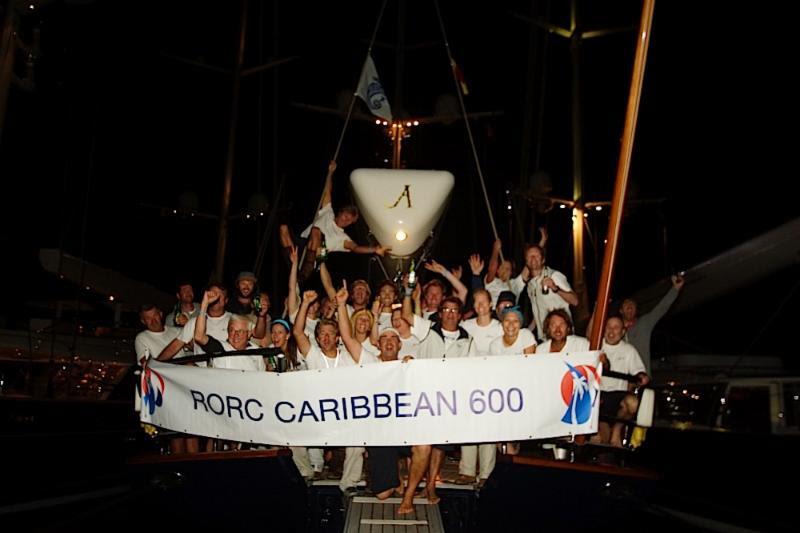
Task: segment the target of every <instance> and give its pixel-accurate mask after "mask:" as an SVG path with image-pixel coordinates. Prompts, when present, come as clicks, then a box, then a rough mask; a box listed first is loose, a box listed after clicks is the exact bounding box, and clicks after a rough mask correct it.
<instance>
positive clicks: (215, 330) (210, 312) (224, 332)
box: [158, 283, 231, 366]
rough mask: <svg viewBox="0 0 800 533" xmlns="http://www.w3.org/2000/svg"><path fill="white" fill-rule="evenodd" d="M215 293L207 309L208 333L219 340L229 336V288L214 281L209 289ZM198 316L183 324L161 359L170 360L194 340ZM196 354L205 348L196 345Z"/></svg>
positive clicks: (161, 355) (201, 352) (161, 354)
mask: <svg viewBox="0 0 800 533" xmlns="http://www.w3.org/2000/svg"><path fill="white" fill-rule="evenodd" d="M209 291H210V292H212V293H213V294H214V299H213V300H212V301H209V303H208V309H207V310H206V314H207V316H206V333H207V334H208V335H209V336H210V337H214V338H215V339H217V340H218V341H223V340H225V339H227V338H228V321H229V320H230V318H231V314H230V313H228V312H227V311H225V304H226V303H228V290H227V289H226V288H225V287H224V286H223V285H222V284H219V283H212V284H210V285H209V286H208V291H206V292H209ZM196 322H197V317H194V318H191V319H189V322H187V323H186V325H185V326H183V330H181V334H180V335H178V337H177V338H176V339H174V340H173V341H172V342H171V343H169V344H168V345H167V347H166V348H164V349H163V350H162V351H161V353H160V354H159V356H158V360H159V361H169V360H170V359H172V358H173V357H175V356H176V355H178V354H179V353H180V352H181V351H182V350H183V347H184V346H186V345H187V344H189V343H190V342H192V341H193V340H194V330H195V323H196ZM194 353H195V355H200V354H204V353H205V350H203V348H201V347H200V346H197V345H195V346H194ZM198 366H205V363H198Z"/></svg>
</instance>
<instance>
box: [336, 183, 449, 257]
mask: <svg viewBox="0 0 800 533" xmlns="http://www.w3.org/2000/svg"><path fill="white" fill-rule="evenodd" d="M350 183H351V185H352V186H353V193H354V195H355V199H356V204H357V205H358V208H359V209H360V210H361V215H362V216H363V217H364V220H365V221H366V222H367V225H369V229H370V231H371V232H372V234H373V235H375V237H376V238H377V239H378V242H380V243H381V245H383V246H387V247H391V249H392V251H391V252H390V253H391V255H393V256H396V257H408V256H409V255H411V254H413V253H414V252H416V251H417V250H418V249H419V247H420V246H422V245H423V243H424V242H425V239H426V238H427V237H428V236H429V235H430V232H431V230H433V227H434V226H435V225H436V222H437V221H438V220H439V217H440V216H442V211H444V208H445V205H447V197H448V196H449V195H450V191H452V190H453V184H454V183H455V179H454V178H453V175H452V174H451V173H449V172H446V171H441V170H407V169H386V168H359V169H356V170H354V171H353V172H352V174H350Z"/></svg>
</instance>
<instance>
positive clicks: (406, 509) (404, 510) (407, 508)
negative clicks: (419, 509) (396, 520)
mask: <svg viewBox="0 0 800 533" xmlns="http://www.w3.org/2000/svg"><path fill="white" fill-rule="evenodd" d="M411 498H412V500H411V501H407V500H408V498H403V501H402V502H401V503H400V507H398V508H397V514H409V513H413V512H414V500H413V498H414V495H413V494H412V495H411Z"/></svg>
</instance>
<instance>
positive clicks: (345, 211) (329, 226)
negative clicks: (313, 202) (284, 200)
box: [280, 161, 391, 279]
mask: <svg viewBox="0 0 800 533" xmlns="http://www.w3.org/2000/svg"><path fill="white" fill-rule="evenodd" d="M334 172H336V161H330V162H329V163H328V174H327V176H326V177H325V187H324V189H323V192H322V201H321V202H320V206H321V208H320V210H319V212H317V214H316V216H315V218H314V222H312V223H311V225H310V226H308V227H307V228H306V229H305V230H304V231H303V233H302V234H301V237H303V238H304V239H308V242H307V244H306V246H307V247H308V251H307V253H306V255H305V260H304V262H303V265H302V266H301V267H300V268H301V271H302V277H303V278H304V279H305V278H306V277H308V275H309V274H310V273H311V270H312V268H313V265H314V260H315V259H316V256H317V251H318V250H320V247H321V245H322V243H323V239H324V243H325V247H326V249H327V251H328V252H329V253H330V252H353V253H357V254H377V255H380V256H381V257H383V255H384V254H385V253H386V252H387V251H389V250H391V248H385V247H383V246H381V245H378V246H362V245H358V244H356V243H355V242H354V241H353V240H352V239H351V238H350V236H349V235H347V232H346V231H345V228H347V227H348V226H350V225H352V224H354V223H355V222H356V221H357V220H358V208H357V207H356V206H355V205H346V206H343V207H340V208H339V209H337V210H336V213H335V214H334V212H333V207H332V205H331V199H332V194H331V192H332V186H333V173H334ZM280 238H281V244H282V245H283V247H284V248H291V247H292V246H294V242H293V240H292V237H291V233H290V231H289V228H288V226H286V225H285V224H283V225H281V227H280Z"/></svg>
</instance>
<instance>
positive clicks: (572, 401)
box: [561, 361, 600, 424]
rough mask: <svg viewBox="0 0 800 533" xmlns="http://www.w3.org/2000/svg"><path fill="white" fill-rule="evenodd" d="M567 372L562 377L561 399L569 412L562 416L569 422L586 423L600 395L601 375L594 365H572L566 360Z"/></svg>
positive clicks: (564, 420) (562, 419) (563, 420)
mask: <svg viewBox="0 0 800 533" xmlns="http://www.w3.org/2000/svg"><path fill="white" fill-rule="evenodd" d="M564 364H565V365H567V368H568V370H567V372H565V373H564V377H563V378H561V399H563V400H564V403H565V404H566V405H567V412H566V413H564V416H563V417H562V418H561V421H562V422H565V423H567V424H584V423H586V422H588V421H589V418H591V416H592V407H594V404H595V402H596V401H597V398H599V397H600V377H599V376H598V375H597V370H596V369H595V367H593V366H588V365H578V366H572V365H570V364H569V363H567V362H566V361H565V362H564Z"/></svg>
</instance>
